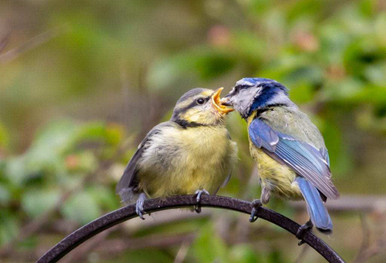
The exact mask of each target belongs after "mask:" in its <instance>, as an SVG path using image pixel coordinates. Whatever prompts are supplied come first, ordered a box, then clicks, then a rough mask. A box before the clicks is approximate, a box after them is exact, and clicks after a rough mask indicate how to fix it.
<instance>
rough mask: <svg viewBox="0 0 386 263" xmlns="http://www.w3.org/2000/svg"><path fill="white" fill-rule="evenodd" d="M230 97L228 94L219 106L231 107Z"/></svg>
mask: <svg viewBox="0 0 386 263" xmlns="http://www.w3.org/2000/svg"><path fill="white" fill-rule="evenodd" d="M231 97H232V95H231V94H230V93H228V94H227V95H226V96H225V97H224V98H222V99H221V101H220V102H221V105H224V106H233V104H232V103H231Z"/></svg>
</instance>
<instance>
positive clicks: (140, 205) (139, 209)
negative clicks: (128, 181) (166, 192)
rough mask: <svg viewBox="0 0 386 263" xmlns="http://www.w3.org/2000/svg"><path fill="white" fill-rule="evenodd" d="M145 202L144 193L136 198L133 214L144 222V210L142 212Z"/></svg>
mask: <svg viewBox="0 0 386 263" xmlns="http://www.w3.org/2000/svg"><path fill="white" fill-rule="evenodd" d="M145 200H146V195H145V194H144V193H141V194H140V195H139V197H138V200H137V202H136V203H135V212H136V213H137V215H138V216H139V218H141V219H142V220H145V218H144V217H143V214H144V213H145V210H143V203H144V202H145Z"/></svg>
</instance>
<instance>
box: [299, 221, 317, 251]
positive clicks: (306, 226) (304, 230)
mask: <svg viewBox="0 0 386 263" xmlns="http://www.w3.org/2000/svg"><path fill="white" fill-rule="evenodd" d="M313 226H314V225H313V224H312V222H311V220H309V221H307V222H306V223H305V224H304V225H301V226H300V227H299V229H298V231H297V232H296V237H297V238H298V239H300V241H299V243H298V246H301V245H303V244H304V240H303V238H304V236H305V235H306V233H307V232H308V231H311V229H312V227H313Z"/></svg>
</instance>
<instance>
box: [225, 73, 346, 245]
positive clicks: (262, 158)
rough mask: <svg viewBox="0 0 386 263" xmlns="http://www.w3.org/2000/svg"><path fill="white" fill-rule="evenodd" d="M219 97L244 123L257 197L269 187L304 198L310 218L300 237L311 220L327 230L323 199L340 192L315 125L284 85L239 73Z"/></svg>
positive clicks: (329, 227)
mask: <svg viewBox="0 0 386 263" xmlns="http://www.w3.org/2000/svg"><path fill="white" fill-rule="evenodd" d="M221 102H222V104H223V105H228V106H230V105H231V106H233V107H234V109H235V110H236V111H238V112H239V113H240V115H241V116H242V117H243V118H244V119H245V120H246V121H247V123H248V135H249V142H250V143H249V144H250V147H249V149H250V153H251V156H252V158H253V159H254V160H255V161H256V163H257V167H258V175H259V179H260V182H261V186H262V193H261V199H260V200H261V202H262V203H263V204H266V203H268V201H269V199H270V196H271V193H273V194H275V195H277V196H279V197H282V198H284V199H293V200H296V199H302V198H303V199H304V200H305V201H306V206H307V211H308V214H309V216H310V220H309V221H308V222H307V223H306V224H304V225H303V226H302V227H301V228H300V229H299V231H298V235H297V236H298V238H300V239H302V236H304V234H305V231H306V230H309V229H311V228H312V226H313V225H315V226H316V228H317V229H318V230H319V231H321V232H323V233H330V232H331V231H332V222H331V218H330V216H329V214H328V212H327V209H326V208H325V206H324V202H325V201H326V200H327V198H331V199H336V198H338V196H339V193H338V191H337V189H336V187H335V186H334V184H333V183H332V181H331V171H330V161H329V157H328V152H327V149H326V146H325V144H324V140H323V137H322V135H321V134H320V132H319V130H318V128H317V127H316V126H315V125H314V124H313V123H312V122H311V120H310V119H309V118H308V116H307V115H306V114H305V113H303V112H301V111H300V110H299V108H298V107H297V106H296V105H295V103H293V102H292V101H291V100H290V99H289V98H288V90H287V88H286V87H284V86H283V85H282V84H280V83H278V82H276V81H275V80H271V79H265V78H243V79H241V80H239V81H238V82H236V85H235V87H234V88H233V89H232V90H231V92H230V93H229V94H228V95H227V96H225V97H224V98H223V99H222V100H221ZM260 204H261V203H260ZM253 218H254V215H251V221H253Z"/></svg>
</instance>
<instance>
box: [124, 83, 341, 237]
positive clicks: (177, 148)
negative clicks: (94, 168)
mask: <svg viewBox="0 0 386 263" xmlns="http://www.w3.org/2000/svg"><path fill="white" fill-rule="evenodd" d="M221 91H222V88H220V89H218V90H217V91H213V90H210V89H202V88H196V89H192V90H190V91H188V92H187V93H185V94H184V95H183V96H182V97H181V98H180V99H179V100H178V101H177V104H176V106H175V108H174V110H173V115H172V117H171V119H170V120H169V121H166V122H163V123H160V124H158V125H157V126H155V127H154V128H153V129H152V130H151V131H150V132H149V133H148V134H147V135H146V137H145V138H144V139H143V141H142V142H141V143H140V145H139V146H138V149H137V151H136V153H135V154H134V156H133V157H132V158H131V160H130V161H129V163H128V165H127V167H126V169H125V171H124V173H123V176H122V178H121V180H120V181H119V183H118V185H117V193H118V194H119V195H120V197H121V199H122V201H123V202H124V203H126V204H131V203H134V202H136V212H137V214H138V215H139V216H140V217H141V218H142V219H143V213H144V211H143V203H144V201H145V199H146V198H147V197H151V198H157V197H167V196H171V195H183V194H196V195H197V202H198V203H199V201H200V196H201V194H203V193H205V194H216V192H217V191H218V190H219V188H220V187H221V186H223V185H225V184H226V183H227V182H228V180H229V177H230V175H231V171H232V168H233V166H234V164H235V162H236V160H237V146H236V143H235V142H234V141H232V140H231V137H230V135H229V133H228V131H227V129H226V127H225V116H226V115H227V114H228V113H229V112H231V111H233V110H235V111H237V112H238V113H239V114H240V115H241V116H242V118H244V119H245V120H246V122H247V124H248V135H249V149H250V154H251V156H252V158H253V159H254V161H255V162H256V164H257V168H258V176H259V179H260V183H261V186H262V191H261V196H260V200H259V201H257V202H256V201H255V202H253V204H254V209H252V214H251V218H250V220H251V221H253V220H254V219H255V213H256V209H257V208H258V206H260V205H262V204H266V203H268V201H269V199H270V197H271V194H274V195H276V196H279V197H281V198H284V199H291V200H298V199H304V200H305V202H306V206H307V211H308V214H309V217H310V220H309V221H308V222H307V223H305V224H304V225H302V226H301V227H300V228H299V231H298V233H297V237H298V238H299V239H302V237H303V236H304V234H305V232H306V231H308V230H309V229H310V228H312V226H313V225H314V226H315V227H316V228H317V229H318V230H319V231H321V232H323V233H330V232H331V231H332V222H331V218H330V216H329V214H328V212H327V209H326V207H325V205H324V203H325V202H326V200H327V198H330V199H336V198H338V196H339V193H338V191H337V189H336V188H335V186H334V184H333V183H332V181H331V171H330V161H329V156H328V151H327V149H326V146H325V144H324V140H323V137H322V135H321V134H320V132H319V130H318V128H317V127H316V126H315V125H314V124H313V123H312V122H311V120H310V119H309V118H308V116H307V115H306V114H305V113H303V112H302V111H300V110H299V108H298V107H297V106H296V104H295V103H293V102H292V101H291V100H290V99H289V97H288V90H287V88H286V87H285V86H283V85H282V84H280V83H279V82H277V81H275V80H271V79H265V78H243V79H241V80H239V81H238V82H236V84H235V86H234V87H233V89H232V90H231V92H230V93H229V94H228V95H226V96H225V97H224V98H222V99H220V95H221Z"/></svg>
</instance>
